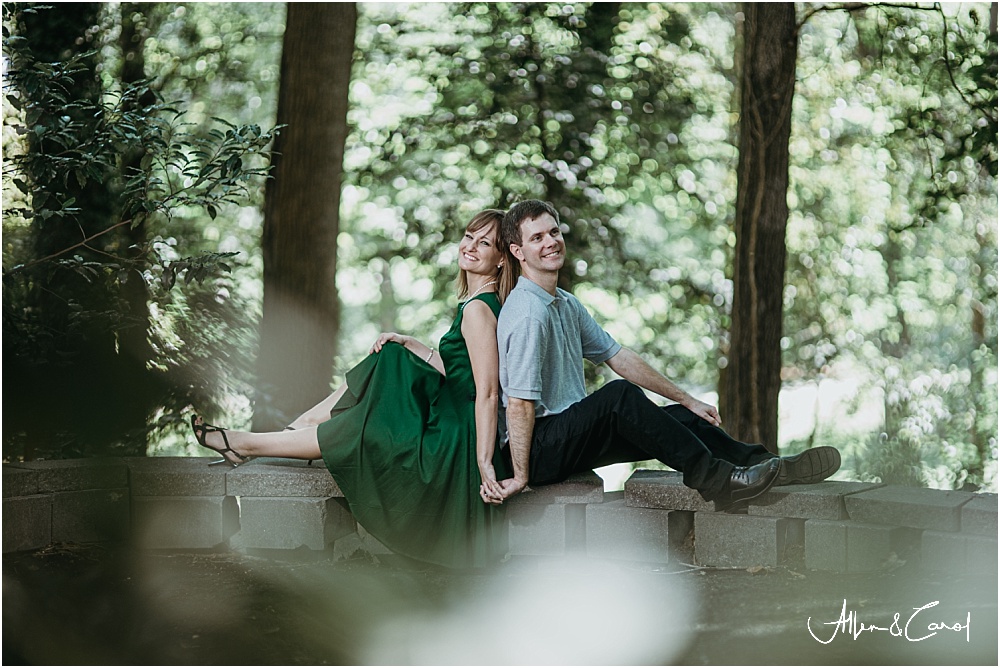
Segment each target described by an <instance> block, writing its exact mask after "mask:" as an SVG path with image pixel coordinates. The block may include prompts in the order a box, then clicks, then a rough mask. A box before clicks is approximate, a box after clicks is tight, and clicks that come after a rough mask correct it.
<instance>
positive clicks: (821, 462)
mask: <svg viewBox="0 0 1000 668" xmlns="http://www.w3.org/2000/svg"><path fill="white" fill-rule="evenodd" d="M780 459H781V473H779V474H778V480H777V482H775V483H774V484H775V485H803V484H809V483H814V482H822V481H824V480H826V479H827V478H829V477H830V476H832V475H833V474H834V473H836V472H837V470H838V469H839V468H840V451H839V450H837V448H833V447H830V446H829V445H822V446H820V447H818V448H809V449H808V450H806V451H804V452H801V453H799V454H797V455H792V456H791V457H781V458H780Z"/></svg>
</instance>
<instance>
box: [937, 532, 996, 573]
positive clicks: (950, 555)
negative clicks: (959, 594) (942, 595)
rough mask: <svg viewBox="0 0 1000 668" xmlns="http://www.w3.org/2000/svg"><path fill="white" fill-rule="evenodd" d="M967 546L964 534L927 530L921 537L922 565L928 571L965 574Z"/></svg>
mask: <svg viewBox="0 0 1000 668" xmlns="http://www.w3.org/2000/svg"><path fill="white" fill-rule="evenodd" d="M965 547H966V542H965V536H963V535H962V534H954V533H951V532H946V531H925V532H924V533H923V535H922V536H921V537H920V566H921V567H922V568H923V569H924V570H927V571H944V572H947V573H950V574H953V575H965V573H966V567H965ZM994 566H996V564H994Z"/></svg>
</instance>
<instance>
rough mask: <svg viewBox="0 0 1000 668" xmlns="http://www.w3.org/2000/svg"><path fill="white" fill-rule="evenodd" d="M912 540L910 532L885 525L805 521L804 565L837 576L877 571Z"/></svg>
mask: <svg viewBox="0 0 1000 668" xmlns="http://www.w3.org/2000/svg"><path fill="white" fill-rule="evenodd" d="M912 537H913V531H912V530H910V529H906V528H904V527H894V526H890V525H886V524H866V523H863V522H849V521H844V522H841V521H827V520H806V523H805V543H806V544H805V558H806V563H805V565H806V568H809V569H812V570H822V571H835V572H837V573H868V572H872V571H877V570H880V569H881V568H883V567H884V566H885V564H886V562H887V561H888V560H889V559H890V557H891V555H892V554H894V553H895V554H897V555H898V554H899V553H901V552H903V551H904V550H906V549H907V547H908V544H907V541H908V540H909V539H911V538H912Z"/></svg>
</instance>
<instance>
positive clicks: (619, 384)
mask: <svg viewBox="0 0 1000 668" xmlns="http://www.w3.org/2000/svg"><path fill="white" fill-rule="evenodd" d="M598 392H605V393H607V394H608V395H609V396H611V397H613V398H614V399H615V401H635V400H636V399H639V398H642V399H647V401H648V398H647V397H646V394H645V392H643V391H642V388H641V387H639V386H638V385H636V384H635V383H632V382H630V381H627V380H624V379H622V378H619V379H617V380H612V381H611V382H609V383H606V384H605V385H604V386H603V387H601V389H599V390H598Z"/></svg>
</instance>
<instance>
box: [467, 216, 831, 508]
mask: <svg viewBox="0 0 1000 668" xmlns="http://www.w3.org/2000/svg"><path fill="white" fill-rule="evenodd" d="M500 243H501V245H502V246H503V247H504V248H509V249H510V253H511V255H512V256H513V257H514V258H515V259H516V260H517V262H518V263H519V264H520V267H521V274H522V275H521V278H520V279H519V281H518V284H517V287H516V288H515V289H514V290H513V291H512V292H511V293H510V296H509V297H508V298H507V299H506V301H505V302H504V306H503V309H502V310H501V312H500V318H499V322H498V324H497V341H498V346H499V350H500V386H501V390H502V392H501V397H502V404H503V409H504V411H503V413H504V417H505V420H504V422H505V423H506V430H507V441H508V445H507V447H508V452H509V454H510V458H511V464H512V467H513V471H514V477H513V478H508V479H506V480H502V481H499V487H500V490H501V491H502V494H499V493H497V492H496V491H491V490H490V488H488V487H487V486H485V485H484V486H483V488H482V489H481V495H482V498H483V500H484V501H486V502H487V503H501V502H502V500H503V499H506V498H509V497H511V496H513V495H515V494H517V493H519V492H521V491H522V490H523V489H524V488H525V487H526V486H528V485H544V484H549V483H554V482H559V481H560V480H564V479H565V478H566V477H568V476H569V475H571V474H573V473H577V472H580V471H586V470H590V469H593V468H597V467H600V466H606V465H608V464H613V463H618V462H632V461H643V460H647V459H658V460H660V461H661V462H663V463H664V464H666V465H667V466H670V467H671V468H673V469H676V470H678V471H681V472H682V473H683V474H684V484H685V485H687V486H688V487H691V488H693V489H696V490H697V491H698V492H699V493H700V494H701V496H702V498H704V499H705V500H706V501H714V502H715V506H716V509H717V510H721V509H725V508H729V507H731V506H733V505H735V504H738V503H740V502H743V501H747V500H749V499H753V498H755V497H757V496H759V495H761V494H763V493H764V492H766V491H767V490H768V489H769V488H770V487H771V486H772V485H774V484H791V483H806V482H819V481H820V480H823V479H825V478H827V477H828V476H830V475H832V474H833V473H834V472H836V471H837V469H838V468H840V453H839V452H838V451H837V450H836V449H835V448H830V447H820V448H812V449H810V450H807V451H805V452H803V453H802V454H800V455H797V456H795V457H777V456H775V455H773V454H771V453H770V452H768V451H767V450H766V449H765V448H764V447H763V446H762V445H749V444H746V443H741V442H740V441H737V440H735V439H733V438H732V437H731V436H729V435H728V434H726V432H725V431H723V430H722V429H721V428H720V427H719V425H720V424H721V419H720V418H719V413H718V411H717V410H716V409H715V407H714V406H710V405H709V404H706V403H704V402H702V401H699V400H697V399H695V398H694V397H692V396H691V395H690V394H688V393H687V392H685V391H684V390H682V389H680V388H679V387H677V386H676V385H674V384H673V383H672V382H671V381H670V380H668V379H667V378H665V377H664V376H663V375H661V374H660V373H658V372H657V371H655V370H654V369H653V368H652V367H650V366H649V365H648V364H647V363H646V362H645V361H643V360H642V358H640V357H639V356H638V355H637V354H636V353H634V352H633V351H631V350H629V349H628V348H623V347H622V346H621V345H619V344H618V343H617V342H616V341H615V340H614V339H613V338H611V336H610V335H609V334H608V333H607V332H605V331H604V330H603V329H601V327H600V326H599V325H598V324H597V323H596V322H595V321H594V319H593V317H591V316H590V314H589V313H588V312H587V310H586V309H585V308H584V307H583V305H582V304H581V303H580V302H579V301H578V300H577V299H576V298H575V297H573V295H571V294H570V293H568V292H566V291H564V290H561V289H558V288H557V287H556V285H557V282H558V278H559V270H560V269H561V268H562V266H563V262H564V260H565V250H566V249H565V244H564V242H563V238H562V233H561V231H560V228H559V214H558V213H557V212H556V210H555V209H554V208H553V207H552V205H551V204H549V203H547V202H541V201H538V200H527V201H524V202H520V203H518V204H515V205H514V206H513V207H511V209H510V210H509V211H508V212H507V214H506V215H505V216H504V219H503V223H502V225H501V229H500ZM583 359H588V360H590V361H591V362H593V363H595V364H601V363H606V364H607V365H608V366H609V367H611V369H612V370H613V371H615V373H617V374H618V375H619V376H621V377H622V378H624V379H625V380H616V381H613V382H610V383H607V384H606V385H604V386H603V387H602V388H600V389H599V390H597V391H596V392H594V393H593V394H591V395H589V396H588V395H587V394H586V389H585V386H584V378H583ZM640 387H642V388H646V389H647V390H650V391H652V392H655V393H656V394H659V395H660V396H662V397H664V398H666V399H670V400H672V401H675V402H677V404H676V405H670V406H666V407H660V406H657V405H656V404H654V403H653V402H652V401H650V400H649V399H648V398H647V397H646V395H645V393H643V391H642V390H641V389H640ZM491 487H492V489H493V490H496V487H495V486H491Z"/></svg>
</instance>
